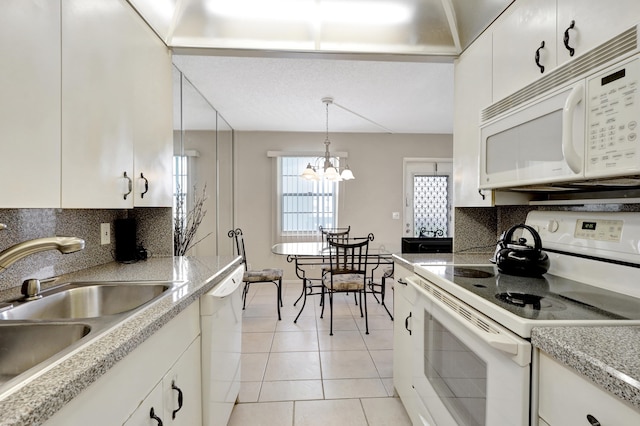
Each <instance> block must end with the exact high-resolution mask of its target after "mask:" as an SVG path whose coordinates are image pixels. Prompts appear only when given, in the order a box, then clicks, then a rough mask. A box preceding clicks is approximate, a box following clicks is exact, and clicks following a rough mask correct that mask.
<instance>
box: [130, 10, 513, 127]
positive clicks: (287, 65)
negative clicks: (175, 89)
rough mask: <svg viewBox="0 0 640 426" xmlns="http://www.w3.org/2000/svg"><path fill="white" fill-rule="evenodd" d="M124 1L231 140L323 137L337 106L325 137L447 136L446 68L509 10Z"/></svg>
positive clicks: (449, 90)
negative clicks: (290, 134) (248, 133)
mask: <svg viewBox="0 0 640 426" xmlns="http://www.w3.org/2000/svg"><path fill="white" fill-rule="evenodd" d="M128 1H129V3H130V4H131V5H132V6H133V7H134V8H135V9H136V10H137V11H138V13H140V15H141V16H142V17H143V18H144V19H145V20H146V21H147V22H148V23H149V25H150V26H151V27H152V28H153V29H154V31H155V32H156V33H157V34H158V36H159V37H160V38H162V39H163V40H164V42H165V43H166V44H167V46H169V47H171V48H172V49H173V50H174V63H175V64H176V65H177V66H178V68H179V69H180V70H181V71H182V72H183V73H184V74H185V75H186V76H187V77H188V78H189V80H190V81H192V82H193V84H194V85H195V86H196V87H197V89H198V90H199V91H200V93H202V94H203V95H204V97H205V98H206V100H207V101H208V102H209V103H210V104H211V105H213V106H214V107H215V108H216V109H217V110H218V111H219V112H220V113H221V115H222V116H223V117H224V118H225V119H226V120H227V121H228V122H229V124H230V125H231V126H232V127H234V128H235V129H238V130H265V131H323V130H324V129H325V118H324V115H325V112H324V111H325V110H324V104H323V103H322V102H321V99H322V98H323V97H333V98H334V100H335V104H334V105H333V106H331V107H330V112H329V115H330V119H329V120H330V124H329V127H330V131H336V132H386V131H391V132H393V133H451V132H452V130H453V65H452V63H453V59H454V58H455V57H456V56H457V55H458V54H459V53H460V52H461V51H462V50H463V49H464V48H465V46H467V45H468V44H469V43H470V42H471V41H472V40H473V39H475V38H476V37H477V36H478V35H479V34H480V33H481V32H482V31H483V30H484V28H486V26H487V25H488V24H490V23H491V22H492V21H493V20H494V19H495V18H496V17H497V16H498V15H499V14H500V13H501V12H502V11H503V10H504V9H505V8H506V7H507V6H508V5H509V4H510V3H511V2H512V0H268V1H266V0H128ZM336 105H340V106H343V107H344V108H346V109H348V110H351V111H353V112H355V114H352V113H349V112H347V111H345V110H344V109H342V108H339V107H337V106H336ZM194 108H195V105H194ZM202 115H203V116H206V113H203V114H202ZM363 117H364V118H363ZM372 122H374V123H376V124H372ZM191 124H192V125H193V126H201V127H206V126H207V123H195V122H194V123H191Z"/></svg>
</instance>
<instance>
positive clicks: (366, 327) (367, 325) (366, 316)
mask: <svg viewBox="0 0 640 426" xmlns="http://www.w3.org/2000/svg"><path fill="white" fill-rule="evenodd" d="M362 292H363V293H364V326H365V329H366V332H365V334H369V313H368V312H367V286H366V285H365V286H364V289H363V290H362ZM360 308H362V306H360Z"/></svg>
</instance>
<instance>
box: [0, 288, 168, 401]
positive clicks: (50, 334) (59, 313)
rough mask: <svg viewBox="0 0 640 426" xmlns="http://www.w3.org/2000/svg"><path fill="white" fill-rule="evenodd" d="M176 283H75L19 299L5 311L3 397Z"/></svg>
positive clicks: (1, 322)
mask: <svg viewBox="0 0 640 426" xmlns="http://www.w3.org/2000/svg"><path fill="white" fill-rule="evenodd" d="M178 284H179V283H174V282H171V281H126V282H118V281H114V282H102V281H101V282H72V283H65V284H61V285H58V286H56V287H52V288H49V289H46V290H44V291H42V292H41V294H42V298H40V299H37V300H32V301H28V302H26V301H24V300H20V299H18V300H15V301H11V302H10V303H11V304H12V305H13V307H12V308H9V309H6V310H3V311H2V312H0V392H3V391H5V390H6V389H9V388H11V387H12V386H16V385H20V383H23V382H24V380H25V379H26V378H28V377H32V376H33V375H35V374H38V372H40V371H44V369H45V368H46V367H47V366H49V365H52V364H54V363H56V362H58V361H59V360H61V359H63V358H64V356H65V355H66V354H68V353H70V352H71V351H73V350H75V349H77V348H78V347H79V346H81V345H83V344H85V343H89V342H90V341H92V340H93V339H95V338H96V337H98V336H99V335H101V334H103V333H104V332H106V331H107V330H109V329H110V328H111V327H112V326H113V325H115V324H116V323H118V322H120V321H122V320H124V319H125V318H127V317H128V316H129V315H130V314H132V313H133V312H134V311H135V310H137V309H138V308H142V307H143V306H144V305H147V304H149V303H151V302H153V301H156V300H159V299H160V298H161V297H162V296H163V295H165V294H168V293H169V290H171V289H172V288H173V287H174V286H176V285H178Z"/></svg>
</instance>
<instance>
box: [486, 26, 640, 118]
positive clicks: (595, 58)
mask: <svg viewBox="0 0 640 426" xmlns="http://www.w3.org/2000/svg"><path fill="white" fill-rule="evenodd" d="M637 48H638V28H637V26H634V27H632V28H630V29H628V30H626V31H625V32H623V33H621V34H619V35H617V36H616V37H614V38H612V39H611V40H609V41H607V42H605V43H603V44H601V45H600V46H598V47H595V48H593V49H592V50H590V51H589V52H587V53H585V54H584V55H582V56H579V57H577V58H575V59H574V60H572V61H569V62H567V63H566V64H564V65H562V66H560V67H558V68H556V69H554V70H553V71H551V72H550V73H549V74H547V75H546V76H544V77H542V78H540V79H538V80H536V81H534V82H533V83H531V84H529V85H527V86H525V87H523V88H522V89H520V90H518V91H516V92H515V93H513V94H511V95H509V96H507V97H506V98H504V99H502V100H500V101H498V102H496V103H494V104H492V105H490V106H488V107H487V108H485V109H483V110H482V113H481V120H482V121H483V122H485V121H487V120H490V119H492V118H493V117H496V116H498V115H500V114H502V113H504V112H506V111H509V110H510V109H512V108H515V107H517V106H519V105H521V104H523V103H525V102H527V101H529V100H530V99H533V98H535V97H537V96H539V95H541V94H543V93H545V92H547V91H549V90H552V89H554V88H556V87H560V86H562V85H563V84H565V83H567V82H569V81H571V80H573V79H575V78H577V77H580V76H583V75H585V74H586V73H588V72H589V71H591V70H595V69H596V68H598V67H600V66H602V65H604V64H606V63H607V62H609V61H612V60H614V59H616V58H619V57H621V56H623V55H625V54H627V53H629V52H632V51H634V50H636V49H637Z"/></svg>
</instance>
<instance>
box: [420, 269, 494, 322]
mask: <svg viewBox="0 0 640 426" xmlns="http://www.w3.org/2000/svg"><path fill="white" fill-rule="evenodd" d="M413 282H415V281H413ZM419 284H420V287H422V288H423V289H424V290H425V291H427V293H429V294H431V295H432V296H433V297H434V298H436V299H437V300H438V301H440V302H442V303H443V304H445V305H446V306H447V307H448V308H449V309H451V310H452V311H453V312H455V313H457V314H458V315H460V316H461V317H462V318H464V320H466V321H467V322H468V323H470V324H472V325H473V326H475V327H476V328H479V329H480V330H482V331H483V332H484V333H489V334H500V331H499V330H497V329H496V328H495V327H493V326H492V325H491V324H490V323H488V322H487V321H485V320H484V319H483V318H482V317H481V316H479V315H478V314H476V313H475V312H474V311H472V310H471V309H468V308H467V307H466V306H464V305H463V304H462V303H460V302H459V301H458V300H457V299H454V298H452V297H451V296H449V295H448V294H447V293H445V292H443V291H441V290H440V289H438V288H437V287H435V286H434V285H432V284H429V283H427V282H425V281H423V280H419Z"/></svg>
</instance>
